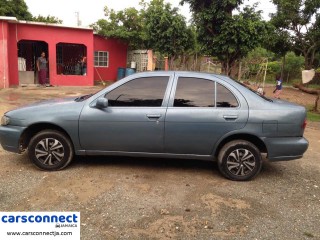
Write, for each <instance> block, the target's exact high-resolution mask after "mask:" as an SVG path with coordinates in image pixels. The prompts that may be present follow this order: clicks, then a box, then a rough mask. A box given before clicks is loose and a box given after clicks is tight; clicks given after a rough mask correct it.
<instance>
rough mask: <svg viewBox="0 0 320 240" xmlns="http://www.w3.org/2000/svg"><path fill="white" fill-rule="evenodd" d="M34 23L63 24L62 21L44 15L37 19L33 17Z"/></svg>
mask: <svg viewBox="0 0 320 240" xmlns="http://www.w3.org/2000/svg"><path fill="white" fill-rule="evenodd" d="M32 21H34V22H45V23H59V24H62V20H61V19H59V18H57V17H54V16H50V15H48V16H46V17H44V16H42V15H38V16H37V17H32Z"/></svg>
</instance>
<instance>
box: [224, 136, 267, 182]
mask: <svg viewBox="0 0 320 240" xmlns="http://www.w3.org/2000/svg"><path fill="white" fill-rule="evenodd" d="M218 167H219V170H220V172H221V174H222V175H224V176H225V177H227V178H229V179H231V180H234V181H246V180H250V179H252V178H254V177H255V176H256V175H258V173H259V172H260V170H261V167H262V158H261V153H260V151H259V149H258V148H257V147H256V146H255V145H254V144H252V143H250V142H248V141H244V140H235V141H231V142H229V143H227V144H225V145H224V146H223V147H222V149H221V150H220V152H219V155H218Z"/></svg>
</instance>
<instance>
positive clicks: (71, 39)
mask: <svg viewBox="0 0 320 240" xmlns="http://www.w3.org/2000/svg"><path fill="white" fill-rule="evenodd" d="M8 26H9V36H8V39H10V41H8V52H9V53H10V56H9V58H8V63H9V66H10V69H9V79H10V85H18V84H19V78H18V61H17V51H18V49H17V43H18V42H19V41H20V40H33V41H44V42H46V43H47V44H48V60H49V79H50V83H51V84H52V85H64V86H90V85H93V76H94V75H93V61H90V60H88V62H87V75H86V76H82V75H62V74H57V64H56V44H58V43H60V42H63V43H74V44H83V45H85V46H86V47H87V59H93V31H92V30H91V29H88V30H86V29H76V28H63V27H54V26H49V25H33V24H23V23H8Z"/></svg>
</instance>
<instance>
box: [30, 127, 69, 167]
mask: <svg viewBox="0 0 320 240" xmlns="http://www.w3.org/2000/svg"><path fill="white" fill-rule="evenodd" d="M28 155H29V158H30V160H31V161H32V162H33V163H34V164H35V165H36V166H37V167H39V168H40V169H43V170H50V171H56V170H61V169H63V168H65V167H66V166H68V165H69V163H70V162H71V160H72V159H73V155H74V153H73V146H72V143H71V141H70V139H69V138H68V137H67V136H66V135H65V134H63V133H61V132H59V131H55V130H44V131H41V132H39V133H37V134H36V135H35V136H33V137H32V138H31V140H30V143H29V146H28Z"/></svg>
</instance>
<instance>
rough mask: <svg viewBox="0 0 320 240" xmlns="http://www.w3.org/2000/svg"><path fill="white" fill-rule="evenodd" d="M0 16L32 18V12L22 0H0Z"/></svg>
mask: <svg viewBox="0 0 320 240" xmlns="http://www.w3.org/2000/svg"><path fill="white" fill-rule="evenodd" d="M0 16H8V17H16V18H17V19H18V20H27V21H30V20H32V14H31V13H30V12H29V10H28V6H27V4H26V3H25V1H24V0H0Z"/></svg>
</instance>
